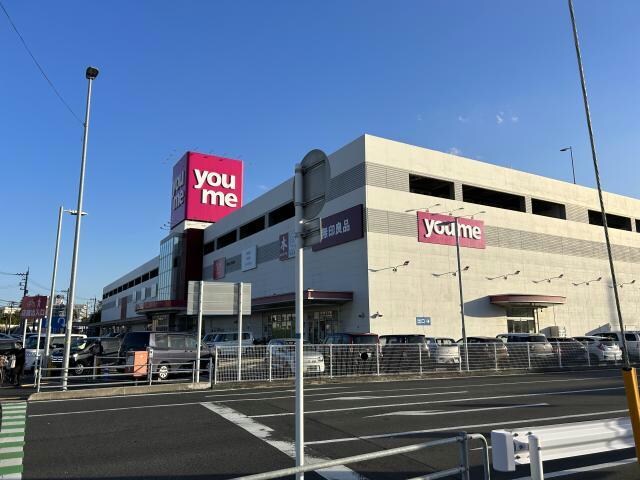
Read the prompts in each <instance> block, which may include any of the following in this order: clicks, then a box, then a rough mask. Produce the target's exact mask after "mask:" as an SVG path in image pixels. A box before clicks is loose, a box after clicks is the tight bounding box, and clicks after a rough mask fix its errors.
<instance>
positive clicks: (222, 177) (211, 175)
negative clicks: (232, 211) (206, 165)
mask: <svg viewBox="0 0 640 480" xmlns="http://www.w3.org/2000/svg"><path fill="white" fill-rule="evenodd" d="M193 174H194V176H195V180H196V184H195V185H194V186H193V188H195V189H196V190H201V191H202V197H201V199H200V202H201V203H208V204H210V205H224V206H226V207H236V206H237V205H238V196H237V195H236V194H235V193H231V192H228V193H225V192H224V190H218V189H217V187H222V188H223V189H228V190H234V191H235V189H236V176H235V175H230V174H227V173H222V174H220V173H218V172H209V171H207V170H204V171H200V170H198V169H197V168H195V169H194V170H193ZM205 183H206V184H207V186H209V187H213V188H216V189H215V190H214V189H212V188H202V187H203V186H204V185H205Z"/></svg>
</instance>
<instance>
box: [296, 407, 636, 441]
mask: <svg viewBox="0 0 640 480" xmlns="http://www.w3.org/2000/svg"><path fill="white" fill-rule="evenodd" d="M620 413H629V410H628V409H626V408H624V409H622V410H607V411H603V412H589V413H576V414H574V415H560V416H558V417H545V418H526V419H522V420H513V421H506V422H492V423H477V424H475V425H454V426H450V427H440V428H429V429H425V430H410V431H407V432H394V433H380V434H377V435H361V436H357V437H344V438H331V439H329V440H315V441H311V442H304V444H305V445H324V444H327V443H343V442H357V441H360V440H374V439H376V438H392V437H404V436H407V435H421V434H424V433H435V432H448V431H454V432H460V431H467V430H469V429H472V428H473V429H476V428H486V427H497V426H499V425H521V424H523V423H524V424H527V423H533V422H548V421H550V420H563V419H567V418H584V417H592V416H594V415H611V414H620Z"/></svg>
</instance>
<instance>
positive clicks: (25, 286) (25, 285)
mask: <svg viewBox="0 0 640 480" xmlns="http://www.w3.org/2000/svg"><path fill="white" fill-rule="evenodd" d="M18 275H20V276H21V277H22V281H21V282H20V287H21V288H22V300H23V301H24V297H26V296H27V295H28V294H29V267H27V272H26V273H18ZM23 321H24V324H23V325H22V346H23V347H24V344H25V342H26V341H27V319H26V318H25V319H24V320H23Z"/></svg>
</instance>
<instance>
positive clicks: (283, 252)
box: [278, 232, 296, 260]
mask: <svg viewBox="0 0 640 480" xmlns="http://www.w3.org/2000/svg"><path fill="white" fill-rule="evenodd" d="M278 242H279V244H280V254H279V255H278V258H279V259H280V260H288V259H290V258H295V256H296V236H295V233H294V232H288V233H281V234H280V236H279V237H278Z"/></svg>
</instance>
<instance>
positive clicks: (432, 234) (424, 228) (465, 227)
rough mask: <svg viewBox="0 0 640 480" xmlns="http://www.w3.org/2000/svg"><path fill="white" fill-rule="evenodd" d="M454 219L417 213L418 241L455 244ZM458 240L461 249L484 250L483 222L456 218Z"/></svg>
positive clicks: (446, 216)
mask: <svg viewBox="0 0 640 480" xmlns="http://www.w3.org/2000/svg"><path fill="white" fill-rule="evenodd" d="M453 221H454V217H451V216H448V215H439V214H434V213H428V212H418V241H419V242H421V243H437V244H439V245H455V244H456V225H455V223H450V222H453ZM458 240H459V242H460V246H461V247H469V248H485V240H484V222H482V221H481V220H472V219H470V218H458Z"/></svg>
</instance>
